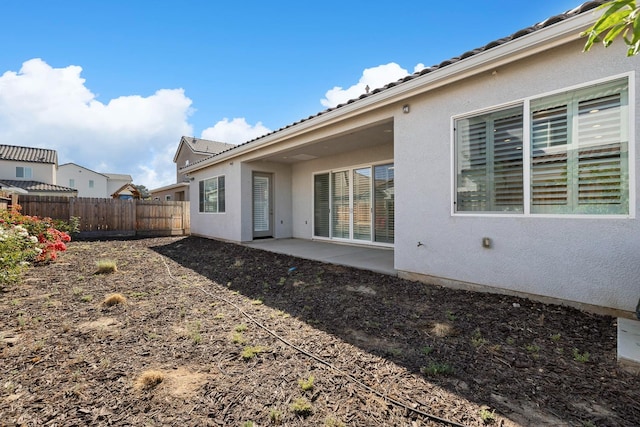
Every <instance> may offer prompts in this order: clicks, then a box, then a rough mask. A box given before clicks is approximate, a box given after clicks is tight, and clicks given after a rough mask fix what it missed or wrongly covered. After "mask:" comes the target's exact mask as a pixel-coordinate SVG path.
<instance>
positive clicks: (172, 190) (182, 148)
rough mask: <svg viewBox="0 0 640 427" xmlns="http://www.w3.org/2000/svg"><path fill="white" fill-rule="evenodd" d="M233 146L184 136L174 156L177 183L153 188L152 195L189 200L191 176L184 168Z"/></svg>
mask: <svg viewBox="0 0 640 427" xmlns="http://www.w3.org/2000/svg"><path fill="white" fill-rule="evenodd" d="M233 147H235V145H234V144H227V143H224V142H217V141H210V140H208V139H199V138H195V137H194V138H192V137H189V136H183V137H182V138H180V143H179V144H178V149H177V150H176V154H175V155H174V156H173V162H174V163H175V164H176V183H175V184H171V185H167V186H164V187H160V188H155V189H153V190H151V191H150V193H151V197H152V198H153V199H158V200H176V201H183V200H189V182H190V178H189V177H188V176H187V175H186V174H185V173H184V172H183V171H182V169H184V168H185V167H187V166H189V165H190V164H192V163H195V162H198V161H201V160H203V159H206V158H207V157H211V156H212V155H213V154H218V153H221V152H223V151H227V150H230V149H232V148H233Z"/></svg>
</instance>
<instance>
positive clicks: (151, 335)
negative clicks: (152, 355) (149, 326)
mask: <svg viewBox="0 0 640 427" xmlns="http://www.w3.org/2000/svg"><path fill="white" fill-rule="evenodd" d="M158 338H160V335H158V334H156V333H155V332H147V339H148V340H157V339H158Z"/></svg>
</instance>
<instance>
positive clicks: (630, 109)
mask: <svg viewBox="0 0 640 427" xmlns="http://www.w3.org/2000/svg"><path fill="white" fill-rule="evenodd" d="M623 78H626V79H627V84H628V87H627V95H628V102H627V106H626V108H627V116H626V117H623V120H625V121H626V123H625V124H626V125H627V129H626V130H627V132H628V150H627V153H628V165H627V166H628V189H629V194H628V204H629V213H628V214H602V215H599V214H574V213H569V214H560V213H532V212H531V173H530V172H531V155H530V153H531V132H530V131H529V129H531V109H530V106H531V102H532V101H535V100H538V99H541V98H544V97H549V96H553V95H557V94H561V93H563V92H572V91H578V90H581V89H587V88H589V87H591V86H595V85H598V84H602V83H609V82H612V81H614V80H619V79H623ZM635 90H636V89H635V73H633V72H629V73H622V74H618V75H614V76H610V77H606V78H602V79H597V80H593V81H590V82H587V83H583V84H579V85H573V86H570V87H567V88H562V89H558V90H555V91H551V92H546V93H542V94H539V95H535V96H530V97H526V98H522V99H519V100H515V101H512V102H508V103H504V104H499V105H494V106H491V107H487V108H482V109H478V110H475V111H472V112H468V113H465V114H459V115H455V116H452V117H451V122H450V132H449V134H450V138H451V139H450V160H451V165H450V166H451V169H450V170H451V177H450V178H451V182H450V185H451V191H450V194H451V201H450V206H451V216H457V217H490V218H499V217H504V218H522V217H534V218H571V219H576V218H583V219H634V218H635V217H636V168H635V164H636V162H635V159H636V154H635V153H636V148H635V136H636V130H635V104H636V96H635V93H636V92H635ZM519 105H522V106H523V129H525V130H526V131H525V132H523V153H524V155H523V197H524V206H523V208H524V210H523V212H522V213H520V212H504V213H503V212H481V211H473V212H472V211H469V212H463V211H456V199H457V176H456V175H457V164H456V161H457V160H456V132H455V125H456V121H457V120H460V119H465V118H470V117H475V116H479V115H483V114H487V113H491V112H495V111H500V110H503V109H508V108H512V107H515V106H519Z"/></svg>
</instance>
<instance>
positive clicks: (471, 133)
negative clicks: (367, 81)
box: [183, 1, 640, 361]
mask: <svg viewBox="0 0 640 427" xmlns="http://www.w3.org/2000/svg"><path fill="white" fill-rule="evenodd" d="M601 3H603V2H601V1H600V2H587V3H584V4H582V5H581V6H579V7H577V8H575V9H573V10H571V11H568V12H565V13H563V14H560V15H558V16H554V17H551V18H549V19H548V20H546V21H544V22H541V23H539V24H537V25H534V26H532V27H530V28H525V29H523V30H521V31H518V32H516V33H515V34H512V35H511V36H508V37H505V38H502V39H499V40H495V41H492V42H490V43H488V44H487V45H485V46H483V47H481V48H478V49H474V50H470V51H468V52H465V53H463V54H462V55H460V56H458V57H455V58H451V59H448V60H446V61H443V62H442V63H440V64H438V65H435V66H432V67H428V68H425V69H424V70H422V71H420V72H417V73H414V74H413V75H410V76H408V77H406V78H405V79H402V80H400V81H397V82H394V83H390V84H388V85H386V86H385V87H383V88H380V89H375V90H373V91H370V92H368V93H363V94H362V96H360V97H359V98H358V99H354V100H351V101H349V102H347V103H345V104H342V105H339V106H337V107H336V108H330V109H328V110H325V111H322V112H320V113H318V114H316V115H314V116H311V117H308V118H306V119H303V120H300V121H298V122H296V123H293V124H291V125H289V126H287V127H284V128H282V129H279V130H277V131H274V132H272V133H270V134H267V135H265V136H262V137H260V138H257V139H254V140H251V141H249V142H246V143H244V144H241V145H238V146H237V147H234V148H232V149H230V150H227V151H223V152H221V153H219V154H216V155H213V156H211V157H208V158H206V159H204V160H202V161H199V162H196V163H192V164H190V165H189V166H187V167H185V168H184V169H183V171H184V172H185V173H187V174H189V176H190V177H192V178H193V182H192V183H191V185H190V198H191V200H192V201H193V202H192V203H191V231H192V234H195V235H200V236H206V237H211V238H217V239H224V240H229V241H233V242H247V241H251V240H254V239H258V238H264V237H272V238H276V239H281V238H299V239H317V240H323V241H329V242H336V243H342V244H345V243H346V244H358V245H371V246H380V247H388V248H393V250H394V263H395V268H396V270H397V271H398V274H399V275H400V276H401V277H405V278H409V279H412V280H420V281H424V282H428V283H435V284H440V285H445V286H452V287H463V288H467V289H475V290H488V291H493V292H500V293H505V294H515V295H521V296H527V297H530V298H534V299H538V300H542V301H547V302H556V303H563V304H568V305H573V306H578V307H580V308H582V309H585V310H592V311H596V312H601V313H602V312H606V313H610V314H613V315H616V316H619V317H620V318H621V322H623V323H624V324H625V328H627V329H626V330H624V331H622V332H621V333H623V334H624V333H626V334H628V336H634V337H635V338H630V339H632V340H636V341H635V344H633V345H635V347H637V348H635V350H634V349H632V350H630V352H631V355H630V357H631V358H634V357H637V359H635V360H638V361H640V327H638V324H640V322H638V321H636V320H632V319H635V316H634V311H635V307H636V304H637V303H638V300H639V298H640V238H639V236H640V222H639V221H638V219H637V211H638V204H637V203H638V202H637V198H636V191H637V188H639V187H640V185H639V184H640V181H639V178H638V174H637V170H638V166H639V164H640V158H639V156H638V152H637V150H636V140H638V137H639V136H640V135H639V134H638V132H639V129H640V126H638V124H639V123H638V119H639V116H638V113H637V111H636V106H637V102H638V101H637V100H638V98H639V96H640V93H639V92H638V85H637V84H636V79H637V78H638V69H639V68H640V67H639V66H640V57H639V56H635V57H627V56H626V47H625V45H624V43H622V42H616V43H613V45H611V46H610V47H608V48H606V49H605V48H603V47H602V46H597V47H594V48H593V49H592V50H591V51H590V52H588V53H584V52H583V51H582V50H583V46H584V43H585V38H583V37H581V36H580V33H581V32H583V31H584V30H585V29H587V28H588V27H589V26H590V25H591V24H593V22H595V20H596V19H597V17H598V16H599V15H600V14H601V13H602V12H601V11H600V10H595V7H596V6H597V5H599V4H601ZM629 322H631V323H629ZM629 325H630V326H629ZM634 334H635V335H634ZM633 345H631V346H633ZM619 351H620V347H619ZM626 356H629V354H626V355H625V357H626Z"/></svg>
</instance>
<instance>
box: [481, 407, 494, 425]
mask: <svg viewBox="0 0 640 427" xmlns="http://www.w3.org/2000/svg"><path fill="white" fill-rule="evenodd" d="M480 418H481V419H482V421H483V422H484V423H485V424H491V423H493V422H494V421H495V420H496V414H495V411H490V410H489V409H488V408H482V409H481V410H480Z"/></svg>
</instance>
